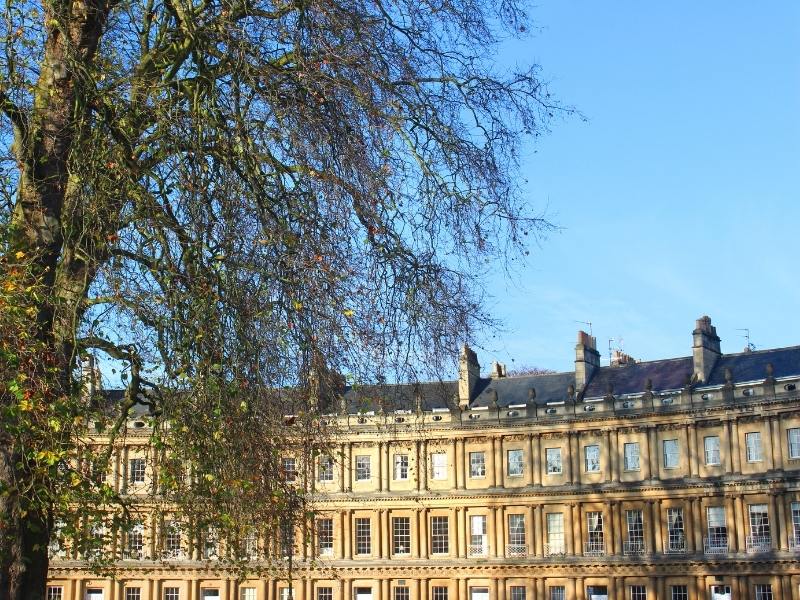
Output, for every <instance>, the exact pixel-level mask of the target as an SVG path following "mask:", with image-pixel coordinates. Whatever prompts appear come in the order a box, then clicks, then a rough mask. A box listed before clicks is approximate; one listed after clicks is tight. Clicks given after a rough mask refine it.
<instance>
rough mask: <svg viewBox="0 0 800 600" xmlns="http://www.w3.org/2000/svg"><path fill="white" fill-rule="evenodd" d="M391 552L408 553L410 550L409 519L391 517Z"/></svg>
mask: <svg viewBox="0 0 800 600" xmlns="http://www.w3.org/2000/svg"><path fill="white" fill-rule="evenodd" d="M392 552H393V553H394V554H408V553H409V552H411V519H410V518H409V517H392Z"/></svg>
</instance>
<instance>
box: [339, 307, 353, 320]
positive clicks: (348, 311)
mask: <svg viewBox="0 0 800 600" xmlns="http://www.w3.org/2000/svg"><path fill="white" fill-rule="evenodd" d="M342 314H343V315H344V316H345V317H347V318H348V319H349V318H350V317H352V316H353V315H354V314H355V313H354V312H353V310H352V309H351V308H347V309H345V310H343V311H342Z"/></svg>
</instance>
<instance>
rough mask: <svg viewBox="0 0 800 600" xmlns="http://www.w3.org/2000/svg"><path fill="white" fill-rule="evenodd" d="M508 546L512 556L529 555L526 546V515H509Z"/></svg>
mask: <svg viewBox="0 0 800 600" xmlns="http://www.w3.org/2000/svg"><path fill="white" fill-rule="evenodd" d="M508 545H509V546H510V547H509V554H510V555H511V556H520V555H522V556H524V555H525V554H527V546H525V515H508Z"/></svg>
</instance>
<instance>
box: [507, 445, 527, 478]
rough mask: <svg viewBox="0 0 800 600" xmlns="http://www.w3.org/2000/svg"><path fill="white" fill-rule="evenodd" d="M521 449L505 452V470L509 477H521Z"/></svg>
mask: <svg viewBox="0 0 800 600" xmlns="http://www.w3.org/2000/svg"><path fill="white" fill-rule="evenodd" d="M522 460H523V459H522V450H509V451H508V452H507V465H508V466H507V471H508V476H509V477H522V472H523V468H524V466H523V462H522Z"/></svg>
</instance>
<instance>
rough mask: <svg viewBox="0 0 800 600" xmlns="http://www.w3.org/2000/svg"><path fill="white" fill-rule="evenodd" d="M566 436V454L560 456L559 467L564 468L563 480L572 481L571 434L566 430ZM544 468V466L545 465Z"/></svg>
mask: <svg viewBox="0 0 800 600" xmlns="http://www.w3.org/2000/svg"><path fill="white" fill-rule="evenodd" d="M565 435H566V436H567V455H566V456H562V457H561V468H562V469H563V470H564V481H566V482H567V483H573V482H574V481H575V477H574V476H573V473H572V438H573V435H572V434H571V433H570V432H569V431H568V432H566V434H565ZM545 468H546V467H545Z"/></svg>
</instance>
